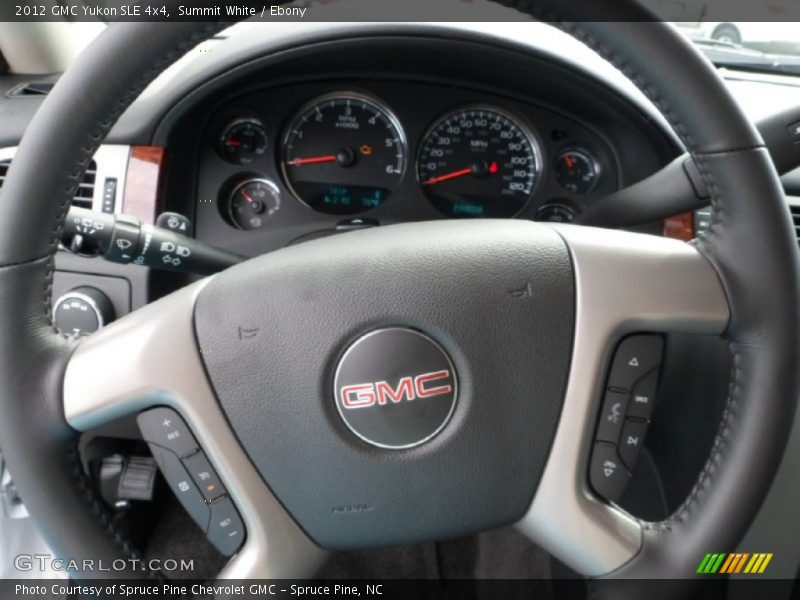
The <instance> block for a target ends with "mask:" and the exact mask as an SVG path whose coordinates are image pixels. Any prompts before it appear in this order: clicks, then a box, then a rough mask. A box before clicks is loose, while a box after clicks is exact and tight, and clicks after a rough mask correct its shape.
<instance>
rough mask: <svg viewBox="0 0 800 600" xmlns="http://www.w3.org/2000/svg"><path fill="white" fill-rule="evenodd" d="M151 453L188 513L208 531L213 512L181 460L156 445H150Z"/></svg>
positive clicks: (201, 527)
mask: <svg viewBox="0 0 800 600" xmlns="http://www.w3.org/2000/svg"><path fill="white" fill-rule="evenodd" d="M150 451H151V452H152V453H153V458H155V459H156V462H157V463H158V468H159V469H161V474H162V475H164V479H166V480H167V484H168V485H169V487H170V489H171V490H172V492H173V493H174V494H175V496H176V497H177V498H178V500H179V501H180V503H181V504H182V505H183V507H184V508H185V509H186V512H188V513H189V516H190V517H192V519H193V520H194V522H195V523H197V525H198V526H199V527H200V529H202V530H203V531H207V530H208V519H209V517H210V515H211V510H210V509H209V507H208V504H206V502H205V500H204V499H203V495H202V494H201V493H200V490H198V489H197V486H196V485H195V484H194V482H193V481H192V478H191V476H190V475H189V473H188V471H187V470H186V469H185V468H184V466H183V464H182V463H181V461H180V459H179V458H178V457H177V456H175V454H173V453H172V452H170V451H169V450H166V449H164V448H162V447H161V446H157V445H155V444H150Z"/></svg>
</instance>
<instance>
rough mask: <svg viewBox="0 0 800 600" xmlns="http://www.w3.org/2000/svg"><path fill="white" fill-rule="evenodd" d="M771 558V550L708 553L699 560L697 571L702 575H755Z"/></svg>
mask: <svg viewBox="0 0 800 600" xmlns="http://www.w3.org/2000/svg"><path fill="white" fill-rule="evenodd" d="M771 560H772V552H754V553H752V554H751V553H749V552H733V553H726V552H721V553H713V554H712V553H709V554H706V555H705V556H704V557H703V560H702V561H700V566H698V567H697V573H700V574H702V575H714V574H720V575H722V574H725V575H733V574H736V573H747V574H750V575H757V574H761V573H763V572H764V571H765V570H766V568H767V565H768V564H769V562H770V561H771Z"/></svg>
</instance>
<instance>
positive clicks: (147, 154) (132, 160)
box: [122, 146, 166, 224]
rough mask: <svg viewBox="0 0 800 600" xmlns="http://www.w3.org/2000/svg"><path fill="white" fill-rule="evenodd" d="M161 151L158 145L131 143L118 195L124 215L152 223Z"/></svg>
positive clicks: (157, 190) (156, 199)
mask: <svg viewBox="0 0 800 600" xmlns="http://www.w3.org/2000/svg"><path fill="white" fill-rule="evenodd" d="M165 154H166V153H165V151H164V148H162V147H161V146H131V154H130V156H129V157H128V171H127V174H126V176H125V192H124V195H123V197H122V212H123V213H124V214H126V215H130V216H132V217H135V218H137V219H139V220H140V221H142V222H144V223H151V224H152V223H154V222H155V219H156V214H157V211H158V199H159V191H160V188H161V173H162V170H163V166H164V158H165Z"/></svg>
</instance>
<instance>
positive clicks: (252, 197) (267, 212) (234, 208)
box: [226, 179, 281, 230]
mask: <svg viewBox="0 0 800 600" xmlns="http://www.w3.org/2000/svg"><path fill="white" fill-rule="evenodd" d="M226 208H227V216H228V218H229V220H230V222H231V224H232V225H234V226H236V227H238V228H239V229H244V230H250V229H259V228H260V227H263V226H264V225H266V224H267V222H268V221H269V220H270V219H271V218H272V217H273V216H275V213H277V212H278V211H279V210H280V208H281V193H280V191H279V190H278V187H277V186H276V185H275V184H274V183H272V182H271V181H270V180H268V179H248V180H246V181H243V182H242V183H240V184H238V185H237V186H236V187H235V188H233V192H232V193H231V195H230V197H229V198H228V206H227V207H226Z"/></svg>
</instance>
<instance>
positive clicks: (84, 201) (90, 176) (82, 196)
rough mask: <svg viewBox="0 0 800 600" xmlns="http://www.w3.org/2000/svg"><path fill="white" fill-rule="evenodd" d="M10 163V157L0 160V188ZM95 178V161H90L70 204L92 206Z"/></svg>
mask: <svg viewBox="0 0 800 600" xmlns="http://www.w3.org/2000/svg"><path fill="white" fill-rule="evenodd" d="M10 165H11V159H10V158H7V159H5V160H0V188H1V187H3V183H4V182H5V180H6V175H7V174H8V167H9V166H10ZM96 178H97V163H95V161H92V162H91V164H89V167H88V168H87V169H86V174H85V175H84V176H83V181H81V183H80V185H78V189H77V191H76V192H75V197H74V198H73V200H72V205H73V206H77V207H78V208H88V209H90V210H91V208H92V200H93V198H94V185H95V179H96Z"/></svg>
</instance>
